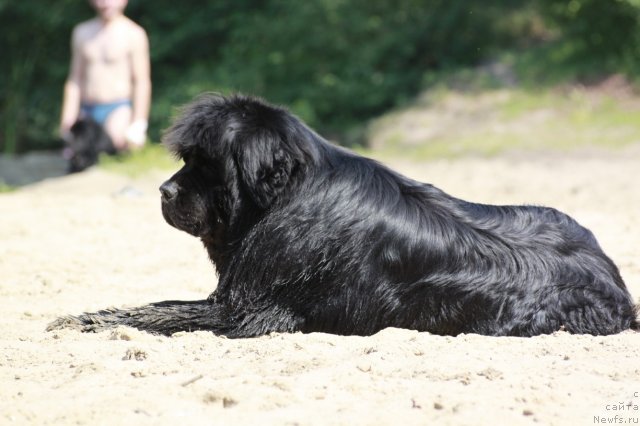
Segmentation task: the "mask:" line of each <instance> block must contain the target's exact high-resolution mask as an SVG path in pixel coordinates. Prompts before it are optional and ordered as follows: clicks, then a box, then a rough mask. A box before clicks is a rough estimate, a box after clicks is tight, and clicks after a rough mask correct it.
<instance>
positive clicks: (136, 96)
mask: <svg viewBox="0 0 640 426" xmlns="http://www.w3.org/2000/svg"><path fill="white" fill-rule="evenodd" d="M136 30H137V31H136V32H137V34H136V36H135V37H133V40H134V42H133V47H132V49H131V64H132V76H131V78H132V83H133V99H132V101H133V115H132V119H131V126H130V127H129V130H128V131H127V139H128V140H129V142H130V143H132V144H134V145H142V144H144V142H145V139H146V131H147V123H148V120H149V109H150V104H151V65H150V58H149V39H148V38H147V34H146V33H145V32H144V30H143V29H141V28H136Z"/></svg>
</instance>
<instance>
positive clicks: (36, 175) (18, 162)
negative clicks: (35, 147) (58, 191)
mask: <svg viewBox="0 0 640 426" xmlns="http://www.w3.org/2000/svg"><path fill="white" fill-rule="evenodd" d="M67 167H68V165H67V160H65V159H64V158H62V155H60V152H57V151H40V152H29V153H27V154H24V155H0V186H3V185H4V186H9V187H19V186H25V185H29V184H32V183H36V182H40V181H42V180H45V179H49V178H54V177H60V176H64V175H66V174H67Z"/></svg>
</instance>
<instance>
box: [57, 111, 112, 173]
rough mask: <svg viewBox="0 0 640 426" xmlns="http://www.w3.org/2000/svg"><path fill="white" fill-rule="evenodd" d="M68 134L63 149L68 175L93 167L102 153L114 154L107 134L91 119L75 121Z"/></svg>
mask: <svg viewBox="0 0 640 426" xmlns="http://www.w3.org/2000/svg"><path fill="white" fill-rule="evenodd" d="M69 133H70V136H69V140H67V141H66V143H67V147H66V149H65V156H66V157H67V159H68V161H69V163H68V172H69V173H77V172H81V171H83V170H86V169H88V168H89V167H91V166H93V165H95V164H96V163H98V158H99V157H100V154H102V153H105V154H109V155H115V154H116V148H115V146H114V145H113V141H112V140H111V138H110V137H109V135H108V134H107V132H106V131H105V130H104V129H103V128H102V126H101V125H100V124H99V123H97V122H96V121H95V120H93V119H91V118H81V119H79V120H77V121H76V122H75V123H73V126H71V129H70V130H69Z"/></svg>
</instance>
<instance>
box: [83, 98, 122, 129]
mask: <svg viewBox="0 0 640 426" xmlns="http://www.w3.org/2000/svg"><path fill="white" fill-rule="evenodd" d="M122 106H129V107H131V101H130V100H128V99H125V100H122V101H115V102H109V103H105V104H89V103H85V102H83V103H82V104H81V105H80V112H81V113H82V114H83V115H85V116H89V117H91V118H93V119H94V120H95V121H96V122H97V123H99V124H100V125H104V123H105V121H107V118H109V116H110V115H111V113H112V112H113V111H115V110H117V109H118V108H120V107H122Z"/></svg>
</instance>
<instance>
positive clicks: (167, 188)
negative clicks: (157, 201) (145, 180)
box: [160, 180, 178, 200]
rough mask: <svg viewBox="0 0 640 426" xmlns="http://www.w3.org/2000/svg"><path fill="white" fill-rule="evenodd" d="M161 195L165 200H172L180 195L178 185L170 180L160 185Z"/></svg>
mask: <svg viewBox="0 0 640 426" xmlns="http://www.w3.org/2000/svg"><path fill="white" fill-rule="evenodd" d="M160 193H161V194H162V198H163V199H164V200H171V199H173V198H175V197H176V195H178V184H176V183H175V182H171V181H169V180H168V181H166V182H165V183H163V184H162V185H160Z"/></svg>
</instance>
